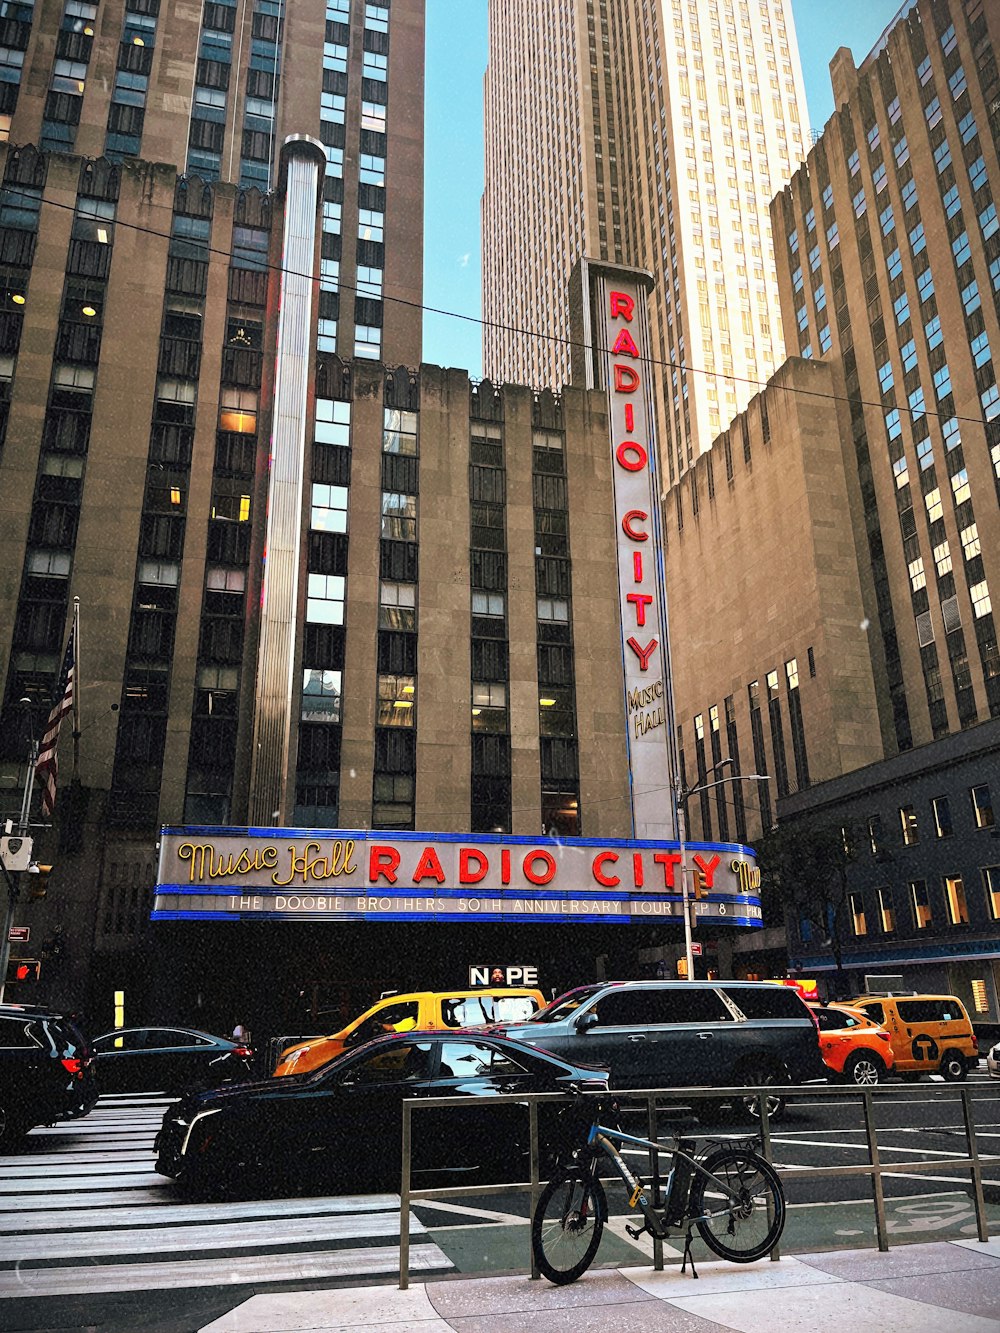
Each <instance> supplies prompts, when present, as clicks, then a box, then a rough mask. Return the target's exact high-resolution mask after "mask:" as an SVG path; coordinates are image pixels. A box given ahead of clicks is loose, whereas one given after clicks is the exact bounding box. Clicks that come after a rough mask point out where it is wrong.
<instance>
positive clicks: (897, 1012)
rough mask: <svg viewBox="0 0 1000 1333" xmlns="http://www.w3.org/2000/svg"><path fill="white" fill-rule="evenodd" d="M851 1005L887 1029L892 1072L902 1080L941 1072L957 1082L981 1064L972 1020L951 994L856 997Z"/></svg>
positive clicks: (961, 1004)
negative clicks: (893, 1057)
mask: <svg viewBox="0 0 1000 1333" xmlns="http://www.w3.org/2000/svg"><path fill="white" fill-rule="evenodd" d="M851 1005H852V1007H853V1008H855V1009H860V1010H861V1012H862V1013H863V1014H864V1015H865V1017H866V1018H870V1019H872V1020H873V1021H874V1022H876V1023H880V1024H881V1025H882V1027H884V1028H885V1029H886V1031H887V1032H888V1033H889V1040H890V1042H891V1044H892V1050H893V1054H894V1055H895V1057H896V1063H895V1071H894V1072H895V1073H897V1074H900V1075H902V1077H903V1078H904V1079H907V1080H912V1079H917V1078H919V1077H920V1075H921V1074H941V1075H942V1077H944V1078H946V1079H948V1080H949V1082H956V1081H957V1080H959V1079H963V1078H965V1076H966V1074H967V1073H968V1072H969V1070H970V1069H975V1068H976V1067H977V1065H978V1064H979V1044H978V1042H977V1041H976V1034H975V1032H973V1030H972V1020H971V1019H970V1018H969V1015H968V1013H967V1012H966V1009H965V1005H964V1004H963V1003H962V1001H961V1000H960V999H958V998H957V996H955V995H859V996H858V998H857V999H856V1000H851Z"/></svg>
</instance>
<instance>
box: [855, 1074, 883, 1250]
mask: <svg viewBox="0 0 1000 1333" xmlns="http://www.w3.org/2000/svg"><path fill="white" fill-rule="evenodd" d="M861 1100H862V1102H863V1105H864V1112H865V1134H866V1135H867V1137H868V1163H869V1165H870V1166H871V1168H872V1197H873V1198H874V1200H875V1231H876V1234H877V1236H878V1247H879V1249H880V1250H882V1251H885V1250H888V1248H889V1228H888V1226H887V1225H886V1220H885V1191H884V1190H883V1188H882V1167H881V1163H880V1162H879V1153H878V1132H877V1130H876V1128H875V1108H874V1104H873V1102H872V1094H871V1093H870V1092H868V1091H862V1093H861Z"/></svg>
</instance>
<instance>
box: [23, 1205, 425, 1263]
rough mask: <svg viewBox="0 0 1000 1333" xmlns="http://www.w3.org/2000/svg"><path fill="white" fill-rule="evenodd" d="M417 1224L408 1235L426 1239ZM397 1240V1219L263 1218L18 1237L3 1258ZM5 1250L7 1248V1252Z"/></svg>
mask: <svg viewBox="0 0 1000 1333" xmlns="http://www.w3.org/2000/svg"><path fill="white" fill-rule="evenodd" d="M426 1231H427V1228H426V1227H425V1226H424V1224H423V1223H422V1222H421V1221H419V1220H418V1219H417V1218H415V1217H414V1218H413V1219H412V1221H411V1223H410V1232H411V1235H414V1236H416V1235H422V1234H425V1233H426ZM398 1235H399V1214H398V1213H376V1214H374V1215H369V1216H366V1217H343V1216H339V1217H338V1216H332V1217H326V1218H318V1217H288V1218H281V1219H278V1218H267V1219H266V1220H265V1221H262V1222H233V1223H230V1224H229V1225H228V1226H227V1227H226V1229H225V1232H223V1231H222V1230H221V1229H220V1228H219V1227H218V1226H213V1225H211V1224H209V1225H207V1226H196V1225H191V1226H179V1227H145V1228H139V1229H133V1230H127V1231H105V1230H103V1229H102V1230H101V1231H88V1232H80V1231H73V1232H65V1231H63V1232H59V1233H58V1234H56V1235H50V1236H19V1237H18V1238H17V1239H16V1240H15V1241H12V1242H11V1243H10V1246H9V1252H6V1253H5V1255H4V1257H5V1258H6V1259H9V1260H13V1261H17V1262H18V1263H23V1262H28V1261H30V1260H34V1259H62V1258H64V1257H65V1255H66V1254H67V1253H72V1255H73V1258H74V1259H77V1260H79V1259H82V1258H84V1257H85V1256H87V1255H95V1256H97V1255H110V1254H119V1255H120V1254H136V1255H139V1254H168V1253H171V1252H176V1251H180V1252H182V1253H184V1252H186V1253H197V1252H198V1251H199V1250H205V1249H225V1250H230V1249H247V1248H250V1247H252V1246H258V1247H260V1246H273V1245H295V1244H302V1243H305V1244H308V1245H311V1244H313V1243H314V1242H319V1241H338V1240H364V1239H366V1238H367V1237H369V1236H373V1237H377V1238H378V1239H380V1240H381V1239H383V1238H384V1237H386V1236H398ZM5 1249H6V1247H5Z"/></svg>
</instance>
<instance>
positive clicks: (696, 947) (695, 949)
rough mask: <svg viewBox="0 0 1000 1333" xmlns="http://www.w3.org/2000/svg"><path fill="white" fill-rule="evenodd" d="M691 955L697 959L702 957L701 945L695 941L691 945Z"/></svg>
mask: <svg viewBox="0 0 1000 1333" xmlns="http://www.w3.org/2000/svg"><path fill="white" fill-rule="evenodd" d="M691 953H692V955H693V956H694V957H695V958H700V957H701V945H700V944H699V943H698V941H697V940H693V941H692V943H691Z"/></svg>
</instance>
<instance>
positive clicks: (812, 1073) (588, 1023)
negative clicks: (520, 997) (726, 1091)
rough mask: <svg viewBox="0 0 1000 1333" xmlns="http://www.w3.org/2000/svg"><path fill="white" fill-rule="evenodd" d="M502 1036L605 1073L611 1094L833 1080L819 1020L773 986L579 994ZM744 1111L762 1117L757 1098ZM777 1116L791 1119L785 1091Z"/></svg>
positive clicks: (600, 986) (665, 985) (606, 986)
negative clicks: (821, 1044)
mask: <svg viewBox="0 0 1000 1333" xmlns="http://www.w3.org/2000/svg"><path fill="white" fill-rule="evenodd" d="M503 1031H504V1033H505V1034H506V1035H507V1036H508V1037H513V1038H514V1039H515V1040H517V1041H523V1042H528V1043H529V1044H531V1045H535V1046H541V1047H544V1048H545V1049H546V1050H547V1051H551V1052H552V1054H553V1055H558V1056H560V1057H561V1058H562V1059H564V1060H572V1061H574V1062H577V1063H579V1062H585V1063H587V1064H596V1065H600V1066H601V1067H602V1068H604V1069H607V1070H609V1071H610V1082H611V1087H612V1088H621V1089H625V1088H694V1087H699V1086H701V1087H704V1086H709V1087H717V1088H728V1087H761V1086H769V1085H774V1086H775V1087H777V1086H779V1085H781V1084H788V1083H806V1082H809V1081H811V1080H813V1079H821V1078H824V1077H825V1069H824V1065H823V1060H822V1057H821V1055H820V1049H819V1034H818V1029H817V1026H816V1020H815V1018H814V1017H813V1015H812V1013H811V1012H810V1010H809V1009H808V1008H807V1006H806V1005H805V1004H804V1003H803V1002H802V1000H800V999H799V997H798V995H797V994H796V993H795V992H794V991H792V990H790V989H789V988H788V987H785V986H773V985H769V984H768V983H767V982H752V981H608V982H603V983H595V984H594V985H591V986H578V987H577V988H576V989H575V990H571V991H567V992H566V994H565V995H561V996H559V998H558V999H556V1000H553V1001H552V1003H551V1004H550V1005H548V1006H547V1007H546V1008H545V1009H542V1010H540V1011H539V1012H538V1013H537V1014H535V1015H534V1016H533V1017H532V1018H531V1019H529V1020H528V1021H526V1022H524V1023H510V1024H505V1025H504V1026H503ZM740 1104H741V1107H742V1108H743V1109H745V1110H746V1111H747V1112H749V1113H750V1114H751V1115H756V1114H759V1105H758V1099H757V1098H756V1097H751V1096H748V1097H746V1098H741V1099H740ZM708 1106H710V1103H708V1102H706V1108H707V1107H708ZM768 1110H769V1112H770V1113H771V1114H772V1115H773V1114H780V1113H781V1112H782V1111H783V1110H784V1099H783V1098H782V1097H781V1096H780V1095H779V1094H778V1093H777V1092H775V1094H774V1095H773V1096H769V1097H768Z"/></svg>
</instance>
